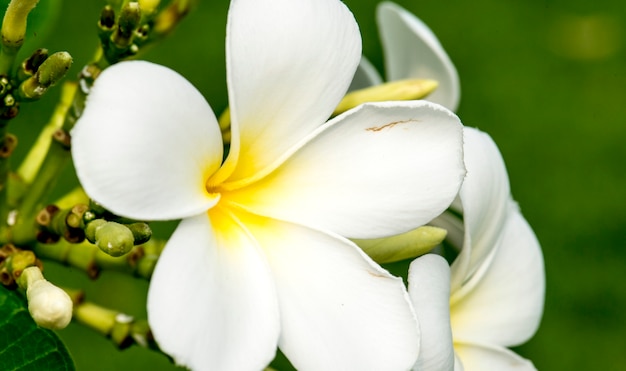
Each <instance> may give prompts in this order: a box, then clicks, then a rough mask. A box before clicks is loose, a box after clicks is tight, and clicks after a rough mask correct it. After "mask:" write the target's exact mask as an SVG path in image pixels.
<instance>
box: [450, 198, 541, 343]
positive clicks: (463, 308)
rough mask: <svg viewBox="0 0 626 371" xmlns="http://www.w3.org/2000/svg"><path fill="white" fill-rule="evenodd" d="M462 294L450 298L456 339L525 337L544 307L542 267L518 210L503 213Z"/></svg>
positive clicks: (491, 340)
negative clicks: (490, 247)
mask: <svg viewBox="0 0 626 371" xmlns="http://www.w3.org/2000/svg"><path fill="white" fill-rule="evenodd" d="M492 254H493V255H492V257H491V259H488V260H486V261H485V262H484V263H483V265H482V266H481V268H480V269H479V270H478V271H477V272H476V274H475V275H474V276H473V277H472V279H471V280H470V281H469V282H468V283H467V284H466V285H465V287H463V289H462V291H463V292H462V294H463V295H461V296H460V298H459V300H457V301H456V302H454V303H453V304H452V308H451V313H452V314H451V316H452V330H453V333H454V338H455V340H459V341H463V342H472V343H473V342H478V343H485V344H496V345H501V346H514V345H519V344H521V343H523V342H525V341H527V340H528V339H529V338H530V337H531V336H532V335H533V334H534V333H535V331H536V330H537V327H538V326H539V322H540V320H541V315H542V312H543V304H544V296H545V271H544V265H543V256H542V253H541V247H540V246H539V242H538V241H537V238H536V237H535V234H534V233H533V231H532V229H531V228H530V226H529V225H528V223H527V222H526V220H525V219H524V217H523V216H522V215H521V214H520V213H519V212H518V211H517V210H515V211H513V212H512V213H511V214H510V216H509V217H508V219H507V221H506V224H505V226H504V230H503V232H502V238H501V239H500V240H499V241H498V243H497V246H496V248H495V250H494V251H493V252H492Z"/></svg>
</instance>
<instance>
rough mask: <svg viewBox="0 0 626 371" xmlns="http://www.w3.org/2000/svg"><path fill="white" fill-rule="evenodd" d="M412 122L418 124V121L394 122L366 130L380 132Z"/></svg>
mask: <svg viewBox="0 0 626 371" xmlns="http://www.w3.org/2000/svg"><path fill="white" fill-rule="evenodd" d="M410 122H417V120H403V121H394V122H390V123H388V124H385V125H382V126H372V127H371V128H367V129H365V130H367V131H372V132H378V131H381V130H383V129H391V128H393V127H394V126H396V125H401V124H408V123H410Z"/></svg>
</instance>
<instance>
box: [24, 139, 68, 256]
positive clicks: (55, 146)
mask: <svg viewBox="0 0 626 371" xmlns="http://www.w3.org/2000/svg"><path fill="white" fill-rule="evenodd" d="M65 135H67V134H65V132H63V131H57V132H55V138H57V139H58V140H53V141H52V144H51V145H50V148H49V149H48V153H47V154H46V157H45V159H44V161H43V163H42V164H41V168H40V169H39V171H38V172H37V175H36V176H35V179H34V181H33V182H32V184H31V185H30V188H29V189H28V190H27V191H26V194H25V196H24V199H23V200H22V203H21V205H20V206H19V207H18V209H17V221H16V223H15V225H14V227H13V241H14V243H16V244H18V245H28V244H31V243H32V242H33V241H35V237H36V232H37V225H36V223H35V217H36V216H37V214H38V212H39V211H40V210H41V209H42V208H43V207H44V206H45V204H44V200H45V199H46V198H47V196H49V194H50V192H51V190H52V187H53V186H54V185H55V183H56V182H57V180H58V178H59V176H60V175H61V171H62V170H63V168H64V167H65V165H66V164H67V163H68V162H69V161H70V158H71V155H70V151H69V147H66V145H65V143H63V141H64V136H65ZM68 139H69V138H68Z"/></svg>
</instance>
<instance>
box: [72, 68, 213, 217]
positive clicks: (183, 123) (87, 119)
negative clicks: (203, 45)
mask: <svg viewBox="0 0 626 371" xmlns="http://www.w3.org/2000/svg"><path fill="white" fill-rule="evenodd" d="M222 151H223V146H222V143H221V136H220V131H219V127H218V125H217V121H216V119H215V116H214V115H213V112H212V111H211V107H209V105H208V104H207V102H206V101H205V100H204V98H203V97H202V95H201V94H200V93H199V92H198V91H197V90H196V89H195V88H194V87H193V86H192V85H191V84H190V83H189V82H188V81H187V80H185V79H184V78H183V77H182V76H180V75H179V74H178V73H176V72H174V71H172V70H170V69H168V68H166V67H162V66H159V65H156V64H152V63H148V62H139V61H135V62H123V63H119V64H117V65H114V66H111V67H109V68H107V69H106V70H105V71H104V72H102V74H101V75H100V76H99V77H98V79H97V80H96V83H95V85H94V87H93V89H92V90H91V92H90V94H89V97H88V100H87V105H86V108H85V110H84V112H83V114H82V116H81V118H80V119H79V120H78V122H77V124H76V127H75V128H74V130H73V131H72V156H73V159H74V164H75V166H76V173H77V175H78V178H79V179H80V182H81V184H82V185H83V187H84V188H85V191H86V192H87V194H88V195H89V196H90V197H92V198H93V199H95V200H96V201H98V202H100V203H102V204H103V205H104V206H105V207H106V208H108V209H111V210H112V211H114V212H115V213H116V214H118V215H123V216H127V217H131V218H135V219H144V220H161V219H176V218H181V217H186V216H189V215H194V214H198V213H199V212H202V211H205V210H207V209H208V208H209V207H210V206H212V205H213V204H215V202H216V201H217V199H216V197H215V196H212V195H210V194H209V193H208V192H207V191H206V187H205V182H206V179H207V178H208V176H209V175H210V174H212V173H213V172H215V171H216V170H217V168H218V167H219V166H220V162H221V161H222Z"/></svg>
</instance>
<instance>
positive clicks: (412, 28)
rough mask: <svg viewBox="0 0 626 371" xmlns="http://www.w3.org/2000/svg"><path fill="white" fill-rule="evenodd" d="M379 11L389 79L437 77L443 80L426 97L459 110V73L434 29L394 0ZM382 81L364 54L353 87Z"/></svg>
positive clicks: (379, 24) (386, 3)
mask: <svg viewBox="0 0 626 371" xmlns="http://www.w3.org/2000/svg"><path fill="white" fill-rule="evenodd" d="M376 15H377V19H378V28H379V31H380V37H381V41H382V47H383V53H384V56H385V70H386V75H387V81H395V80H403V79H432V80H436V81H437V82H438V83H439V85H438V87H437V89H436V90H435V91H434V92H433V93H431V94H430V95H429V96H428V97H426V99H427V100H429V101H431V102H435V103H438V104H441V105H442V106H444V107H446V108H448V109H450V110H452V111H456V109H457V108H458V106H459V100H460V98H461V90H460V83H459V75H458V73H457V71H456V68H455V67H454V64H452V61H451V60H450V57H448V54H447V53H446V51H445V50H444V49H443V46H441V43H440V42H439V40H438V39H437V37H436V36H435V34H434V33H433V32H432V31H431V29H430V28H428V26H427V25H426V24H425V23H424V22H422V21H421V20H420V19H419V18H417V17H416V16H415V15H413V14H412V13H410V12H408V11H407V10H405V9H404V8H402V7H400V6H399V5H397V4H394V3H392V2H383V3H381V4H380V5H379V6H378V8H377V13H376ZM381 82H382V79H381V78H380V76H379V75H378V72H377V71H376V68H374V67H373V66H372V64H371V63H370V62H369V61H368V60H367V59H366V58H365V57H363V58H362V60H361V63H360V65H359V68H358V69H357V72H356V74H355V76H354V79H353V82H352V85H351V89H361V88H364V87H367V86H372V85H378V84H380V83H381Z"/></svg>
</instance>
